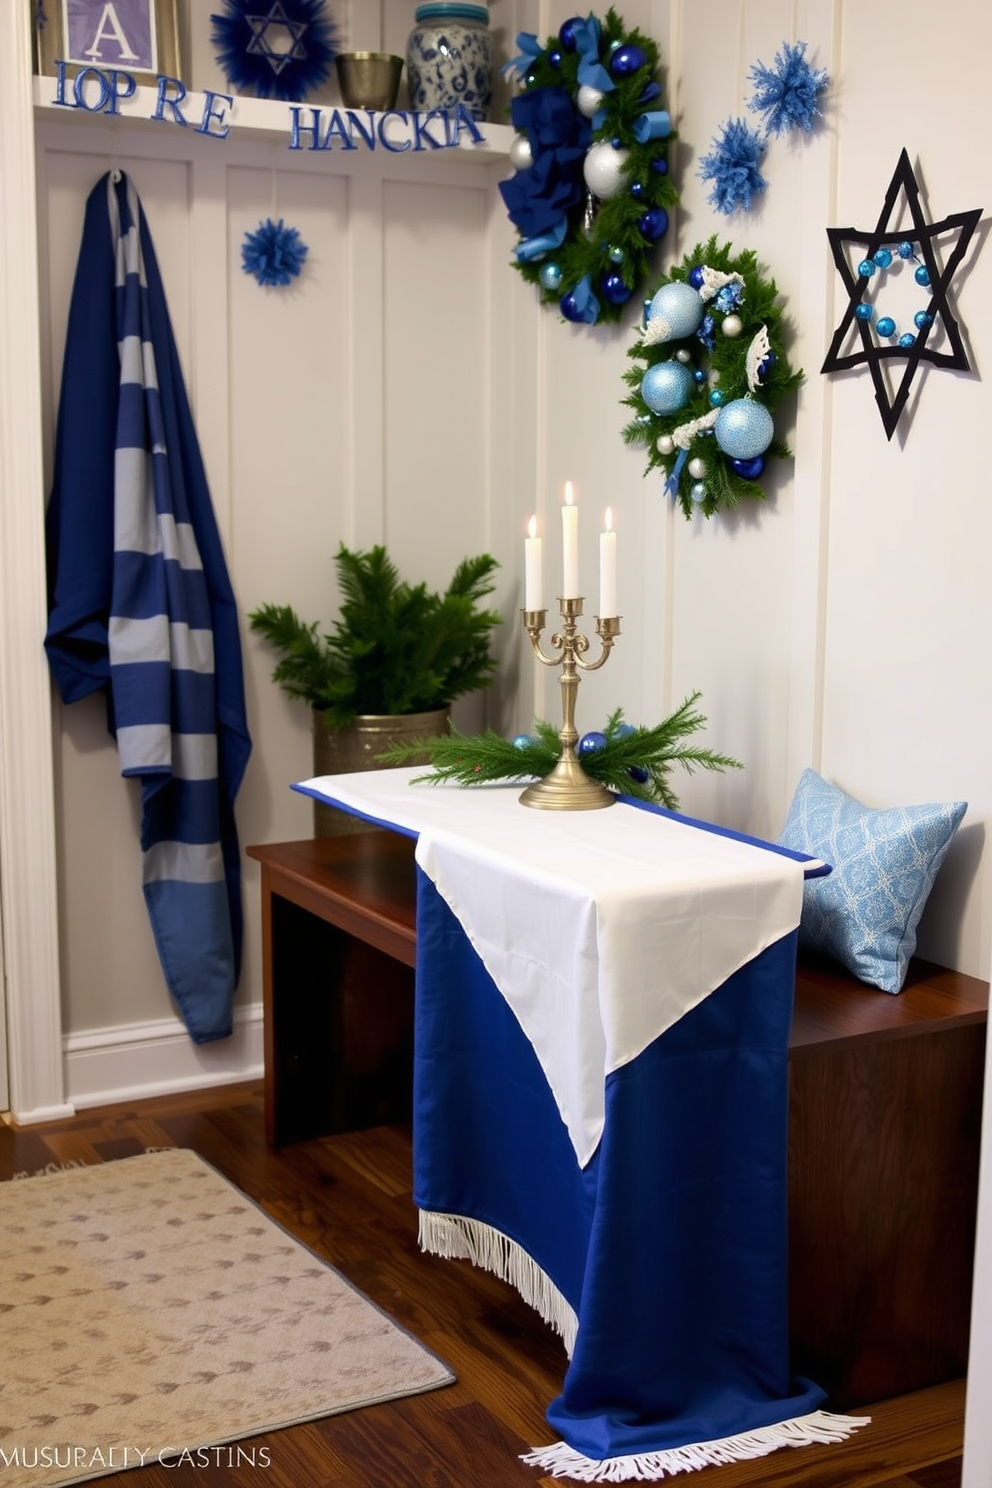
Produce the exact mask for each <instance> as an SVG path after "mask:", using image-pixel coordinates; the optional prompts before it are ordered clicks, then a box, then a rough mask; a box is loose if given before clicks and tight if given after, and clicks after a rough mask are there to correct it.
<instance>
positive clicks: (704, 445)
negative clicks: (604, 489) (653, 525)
mask: <svg viewBox="0 0 992 1488" xmlns="http://www.w3.org/2000/svg"><path fill="white" fill-rule="evenodd" d="M627 354H628V356H629V357H631V358H633V359H634V360H635V361H638V362H642V363H646V367H644V366H641V367H629V368H628V369H627V370H626V371H625V372H624V381H625V382H626V383H627V384H628V386H629V387H630V388H631V392H630V394H629V396H628V397H626V398H624V399H623V400H622V401H623V403H624V405H625V406H627V407H629V408H632V409H633V410H634V411H635V414H636V417H635V418H634V419H633V420H632V421H631V423H629V424H628V425H627V427H626V428H625V429H624V431H623V437H624V440H625V441H626V443H627V444H632V445H643V446H645V447H646V449H647V452H648V458H647V467H646V469H645V474H649V473H650V472H651V471H652V470H660V471H661V472H662V473H663V474H664V476H665V490H666V492H667V493H668V494H669V495H670V496H672V497H673V498H674V499H675V500H677V501H678V503H679V505H680V506H681V508H682V511H683V512H684V514H685V516H686V517H691V516H692V515H693V513H694V512H702V513H703V514H704V516H707V517H711V516H712V515H713V513H714V512H717V511H724V510H727V509H729V508H731V507H734V506H736V505H737V503H738V502H739V501H740V500H741V499H742V498H745V497H749V498H753V499H757V500H764V496H765V493H764V491H763V489H762V487H761V486H760V485H759V483H758V482H759V477H760V476H761V475H762V473H763V471H764V470H765V466H766V462H767V459H768V457H769V456H772V455H774V456H776V457H777V458H778V459H787V458H788V457H789V450H788V448H787V446H786V445H785V444H783V443H782V441H781V440H780V439H778V438H777V437H776V435H775V425H774V420H773V418H772V412H773V410H774V409H775V407H776V406H777V405H778V403H779V402H780V401H781V399H782V398H783V397H784V396H785V395H786V394H787V393H790V392H792V391H793V389H795V388H797V387H798V386H799V384H800V383H801V382H802V379H803V374H802V372H801V371H799V372H794V371H793V370H792V368H791V367H790V365H789V362H788V359H787V357H786V355H785V352H784V350H783V324H782V312H781V310H780V308H779V305H778V290H777V289H776V286H775V282H774V280H771V279H765V278H763V277H762V276H761V275H760V274H759V272H758V265H757V258H756V256H755V254H754V253H752V252H744V253H738V254H734V252H733V250H732V247H731V245H730V244H729V243H723V244H720V243H718V242H717V239H716V238H715V237H712V238H710V240H709V241H708V242H707V243H702V244H698V245H697V246H696V247H695V248H693V250H692V251H691V253H689V254H687V255H686V257H685V258H684V259H683V261H682V263H681V264H679V265H678V266H676V267H675V268H673V269H672V270H671V272H670V273H669V274H668V275H666V276H664V277H663V278H662V280H661V283H660V286H659V288H658V289H657V290H656V291H655V294H654V297H653V298H652V300H651V302H650V305H649V306H648V308H647V311H646V317H645V324H644V326H643V327H642V329H641V331H640V335H639V339H638V341H637V342H636V344H635V345H634V346H632V347H631V348H630V350H629V351H628V353H627ZM687 475H688V479H686V476H687Z"/></svg>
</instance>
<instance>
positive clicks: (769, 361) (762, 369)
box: [758, 351, 778, 377]
mask: <svg viewBox="0 0 992 1488" xmlns="http://www.w3.org/2000/svg"><path fill="white" fill-rule="evenodd" d="M777 361H778V357H777V356H776V355H775V353H774V352H773V351H770V352H769V353H768V355H767V356H766V357H764V358H762V360H761V361H760V362H759V363H758V376H759V377H767V376H768V374H769V372H770V371H771V370H772V368H773V367H774V365H775V363H776V362H777Z"/></svg>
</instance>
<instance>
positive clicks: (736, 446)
mask: <svg viewBox="0 0 992 1488" xmlns="http://www.w3.org/2000/svg"><path fill="white" fill-rule="evenodd" d="M713 433H714V434H715V436H716V442H717V444H718V445H719V446H720V448H721V449H722V450H723V453H724V454H725V455H730V457H731V459H734V460H753V459H754V457H755V455H763V454H764V452H765V450H766V449H767V448H768V446H769V445H770V444H771V442H772V439H773V438H774V437H775V424H774V421H773V419H772V416H771V414H770V413H769V412H768V409H767V408H766V407H765V405H764V404H763V403H759V402H758V401H757V399H755V398H735V399H734V400H733V402H732V403H727V404H725V405H724V407H722V408H721V409H720V416H719V418H718V419H717V421H716V423H715V424H714V426H713Z"/></svg>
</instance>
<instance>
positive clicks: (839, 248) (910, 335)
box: [820, 150, 982, 439]
mask: <svg viewBox="0 0 992 1488" xmlns="http://www.w3.org/2000/svg"><path fill="white" fill-rule="evenodd" d="M900 193H902V196H903V198H904V200H905V203H906V207H907V209H908V212H909V215H910V217H911V218H912V224H913V225H912V229H910V228H909V227H906V226H903V227H891V228H890V224H891V222H892V219H893V213H894V212H896V208H897V204H898V202H899V196H900ZM898 215H899V214H898V213H897V216H898ZM981 215H982V209H981V207H976V208H975V209H974V210H973V211H970V212H958V213H955V214H954V215H953V216H950V217H945V218H943V220H942V221H940V222H927V220H926V217H925V215H924V212H923V208H922V206H921V205H920V188H919V184H918V182H917V179H916V176H915V174H914V171H913V167H912V166H911V165H910V163H909V156H908V154H907V153H906V151H905V150H903V151H902V153H901V154H900V156H899V163H898V165H897V166H896V168H895V172H894V174H893V176H892V180H891V181H890V183H889V189H888V191H887V192H886V193H885V201H884V203H883V204H882V212H881V215H880V217H879V219H878V222H877V224H876V226H875V229H874V231H873V232H870V233H865V232H858V231H857V230H856V229H855V228H841V227H828V228H827V237H828V238H829V240H830V248H831V251H832V253H833V256H834V262H835V264H836V265H837V269H838V272H839V273H840V276H841V278H842V279H843V281H844V285H845V288H846V289H847V292H848V296H849V299H848V303H847V308H846V309H845V311H844V314H843V316H842V317H841V320H840V324H839V325H838V327H837V329H836V330H835V332H834V335H833V340H832V341H831V343H830V349H829V351H828V352H827V356H826V360H825V361H824V363H823V366H822V367H821V368H820V371H821V372H844V371H847V370H848V369H849V368H851V367H858V366H861V365H863V364H865V363H867V366H868V370H869V372H870V373H871V380H872V382H873V384H874V387H875V402H876V403H877V404H878V411H879V413H880V414H881V416H882V424H883V426H884V428H885V436H886V438H887V439H891V438H892V435H893V434H894V433H895V430H896V425H897V424H898V423H899V419H900V416H901V414H902V412H903V409H904V408H905V406H906V400H907V398H908V397H909V393H910V388H911V387H912V383H913V378H914V377H915V376H916V372H917V369H918V368H919V365H920V363H921V362H930V363H932V364H933V365H934V366H937V367H950V368H954V369H955V370H957V371H959V372H970V371H971V363H970V362H969V360H968V354H967V352H966V351H965V347H964V342H963V340H962V338H961V329H960V327H959V325H958V323H957V320H956V319H955V317H954V312H953V310H952V308H951V303H950V288H951V283H952V281H953V278H954V274H955V271H956V270H957V267H958V265H959V264H960V262H961V260H962V259H963V257H964V255H965V252H966V251H967V248H968V244H969V243H970V241H971V236H972V233H973V232H974V231H975V228H976V227H977V226H978V222H979V219H980V218H981ZM955 231H956V234H957V236H956V238H955V240H954V242H953V245H952V246H951V249H950V253H949V254H948V257H947V262H946V264H945V265H944V266H943V267H941V265H940V264H939V263H938V262H937V256H936V252H935V247H934V245H935V240H937V239H939V238H940V237H941V236H942V235H945V234H949V233H952V232H955ZM848 244H852V245H855V246H856V247H857V248H861V247H862V245H863V249H864V256H863V257H862V258H860V260H859V261H858V263H857V264H856V266H855V267H853V268H852V264H851V260H850V258H849V256H848V247H847V245H848ZM855 256H856V255H852V257H855ZM914 265H915V267H914ZM890 269H897V270H898V271H899V272H901V273H906V272H911V273H912V274H913V277H914V279H915V281H916V283H917V284H918V285H919V286H920V288H921V289H922V290H924V291H925V293H926V296H927V298H926V302H925V304H922V305H921V308H920V309H918V310H917V311H916V312H915V314H914V315H913V328H912V330H910V329H908V328H907V329H905V330H903V331H902V333H901V334H900V331H899V328H898V326H897V325H896V322H895V320H894V319H893V317H892V316H891V315H886V314H882V313H881V312H882V311H883V310H884V308H885V306H884V302H883V303H879V304H877V305H876V303H875V302H874V301H873V300H872V299H871V297H870V296H869V293H868V291H869V288H871V287H873V286H875V285H878V284H879V283H881V282H884V276H885V274H886V272H887V271H888V270H890ZM852 328H853V329H854V330H855V331H856V332H857V336H858V339H859V341H860V349H858V350H853V351H846V352H845V351H843V350H842V348H843V347H845V346H849V345H850V344H851V331H852ZM941 332H943V339H944V340H946V343H947V346H948V348H949V350H946V351H945V350H941V349H940V348H939V347H935V346H932V345H929V344H928V341H929V340H930V339H931V337H935V338H939V337H940V333H941ZM897 359H899V360H902V361H903V362H905V366H904V367H903V370H902V375H901V377H899V379H898V382H896V383H895V388H894V392H891V393H890V389H889V384H888V382H887V380H886V376H885V372H884V370H883V363H884V362H890V361H894V360H897Z"/></svg>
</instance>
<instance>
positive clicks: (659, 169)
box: [651, 155, 668, 176]
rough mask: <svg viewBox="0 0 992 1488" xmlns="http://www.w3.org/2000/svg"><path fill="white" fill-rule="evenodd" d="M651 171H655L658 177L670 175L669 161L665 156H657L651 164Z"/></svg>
mask: <svg viewBox="0 0 992 1488" xmlns="http://www.w3.org/2000/svg"><path fill="white" fill-rule="evenodd" d="M651 169H652V170H653V171H654V173H655V175H656V176H667V175H668V161H667V160H666V159H665V157H664V155H656V156H655V157H654V159H653V160H652V162H651Z"/></svg>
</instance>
